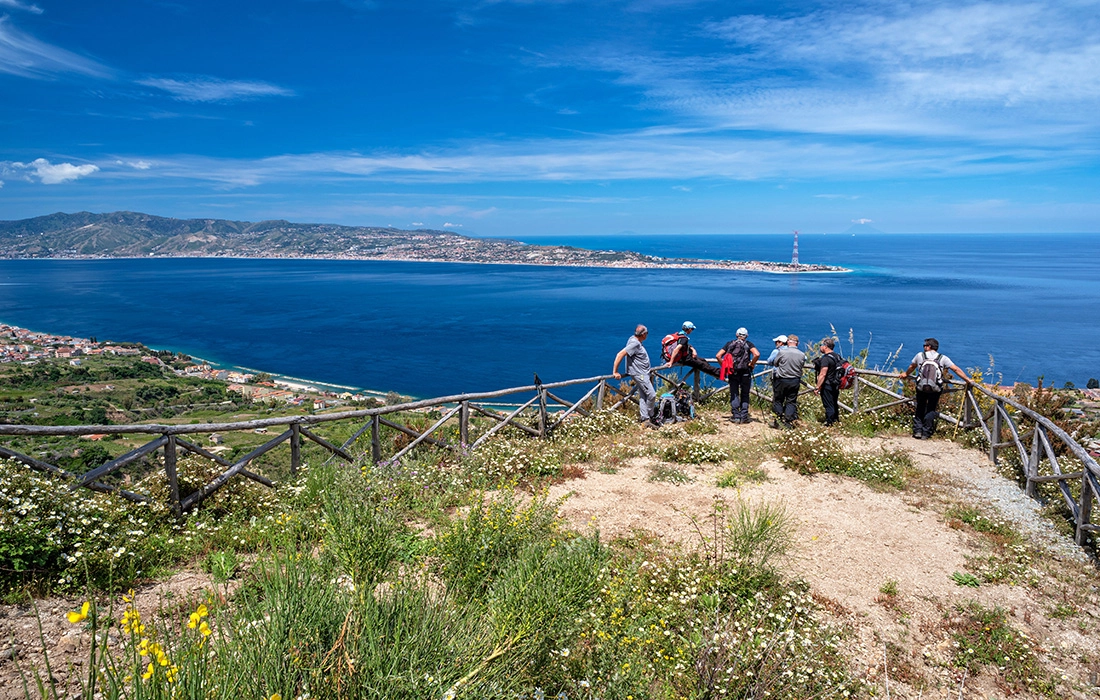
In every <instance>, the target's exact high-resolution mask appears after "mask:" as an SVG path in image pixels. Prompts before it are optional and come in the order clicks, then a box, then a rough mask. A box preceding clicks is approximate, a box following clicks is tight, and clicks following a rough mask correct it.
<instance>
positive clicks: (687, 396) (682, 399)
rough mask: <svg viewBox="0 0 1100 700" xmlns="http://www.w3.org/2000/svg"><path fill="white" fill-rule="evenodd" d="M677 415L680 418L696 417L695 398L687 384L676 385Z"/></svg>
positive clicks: (690, 418)
mask: <svg viewBox="0 0 1100 700" xmlns="http://www.w3.org/2000/svg"><path fill="white" fill-rule="evenodd" d="M674 395H675V396H676V415H677V416H679V420H692V419H694V418H695V399H694V398H693V397H692V395H691V389H689V388H688V385H687V384H681V385H680V386H678V387H676V391H675V392H674Z"/></svg>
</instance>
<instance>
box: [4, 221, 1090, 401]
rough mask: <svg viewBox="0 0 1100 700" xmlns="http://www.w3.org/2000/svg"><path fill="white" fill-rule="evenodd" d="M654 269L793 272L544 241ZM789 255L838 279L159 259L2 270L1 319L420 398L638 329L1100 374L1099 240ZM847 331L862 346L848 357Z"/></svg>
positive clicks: (996, 240)
mask: <svg viewBox="0 0 1100 700" xmlns="http://www.w3.org/2000/svg"><path fill="white" fill-rule="evenodd" d="M527 242H531V243H561V244H569V245H576V246H581V247H587V248H599V249H614V250H636V251H639V252H643V253H651V254H656V255H663V256H686V257H699V258H716V259H722V258H725V259H757V260H778V261H785V260H790V257H791V243H792V241H791V237H790V236H776V235H736V236H734V235H712V236H704V235H667V236H607V237H598V238H594V237H583V238H582V237H568V236H560V237H554V238H548V237H540V238H531V239H527ZM800 248H801V250H800V259H801V261H802V262H817V263H827V264H833V265H841V266H845V267H850V268H852V269H853V270H854V271H853V272H851V273H847V274H796V275H777V274H768V273H757V272H728V271H716V270H623V269H582V268H551V267H537V266H515V265H464V264H448V263H413V262H366V261H313V260H240V259H153V260H129V259H128V260H5V261H0V322H5V323H10V324H14V325H18V326H23V327H27V328H31V329H33V330H40V331H50V332H56V333H62V334H69V335H76V336H85V337H86V336H96V337H97V338H98V339H99V340H107V339H110V340H115V341H141V342H143V343H145V344H146V345H149V346H151V347H154V348H158V349H171V350H176V351H180V352H185V353H188V354H191V355H195V356H198V357H202V358H206V359H209V360H212V361H214V362H217V363H220V364H223V365H227V366H241V367H247V368H253V369H262V370H265V371H268V372H271V373H275V374H281V375H286V376H291V377H299V378H304V379H309V380H313V381H317V382H325V383H329V384H335V385H342V386H351V387H359V388H366V389H375V390H383V391H386V390H393V391H397V392H400V393H403V394H408V395H412V396H417V397H429V396H438V395H443V394H454V393H461V392H470V391H485V390H491V389H498V388H505V387H510V386H517V385H524V384H528V383H530V382H531V381H532V376H533V375H534V374H535V373H538V374H539V376H540V377H541V379H542V380H543V381H556V380H563V379H570V378H576V377H586V376H594V375H598V374H604V373H607V372H609V371H610V370H611V361H612V359H613V358H614V356H615V353H616V352H617V351H618V350H619V349H620V348H621V347H622V346H623V344H624V343H625V341H626V339H627V337H628V336H629V335H630V334H631V332H632V331H633V328H634V326H635V324H637V323H645V324H646V325H648V326H649V328H650V339H649V341H648V346H649V351H650V354H651V356H654V359H656V355H657V354H658V352H659V347H658V345H659V339H660V337H661V336H663V335H664V334H666V333H669V332H671V331H673V330H676V329H678V328H679V327H680V324H681V323H682V322H683V321H685V320H690V321H692V322H694V323H695V325H696V326H697V329H698V330H696V331H695V333H694V334H693V335H692V341H693V342H694V344H695V345H696V347H697V348H698V349H699V351H700V352H702V353H705V354H707V355H711V356H713V354H714V352H715V351H717V350H718V348H719V347H721V346H722V344H723V343H725V342H726V341H727V340H729V339H730V338H731V337H732V336H733V334H734V332H735V331H736V329H737V328H738V327H739V326H746V327H747V328H748V329H749V331H750V340H753V341H755V342H756V343H757V344H758V345H760V346H761V347H762V348H769V347H770V346H771V343H770V342H769V339H770V338H771V337H773V336H774V335H777V334H779V333H797V334H798V335H799V336H801V338H802V339H803V340H804V341H806V340H819V339H821V338H822V337H823V336H825V335H827V334H830V333H831V332H832V330H833V329H835V331H836V333H837V334H838V335H839V337H840V338H841V341H842V343H841V345H842V350H843V352H844V353H845V354H851V353H853V352H858V351H859V350H862V349H864V348H866V349H868V350H869V362H870V364H871V365H872V366H874V365H878V366H885V365H886V364H888V363H889V362H890V358H891V357H892V356H893V355H894V353H895V352H896V351H897V350H898V348H899V347H901V348H902V349H901V353H900V359H899V360H897V362H896V364H895V367H902V368H904V366H905V365H906V364H908V360H909V359H910V358H911V357H912V356H913V354H914V353H916V352H918V351H919V350H920V346H921V342H922V340H923V339H924V338H925V337H927V336H935V337H937V338H938V339H939V340H940V346H941V351H942V352H944V353H945V354H947V355H948V356H950V357H951V359H952V360H954V361H955V363H956V364H958V365H959V366H961V367H964V368H979V369H981V370H983V371H985V372H986V373H987V377H988V376H989V375H990V371H992V375H993V376H994V378H1000V379H1001V380H1002V381H1004V382H1014V381H1027V382H1031V383H1034V382H1035V381H1036V379H1037V378H1038V377H1040V376H1042V377H1044V381H1045V382H1046V383H1048V384H1050V383H1054V384H1056V385H1058V386H1062V385H1063V384H1064V383H1065V382H1073V383H1074V384H1076V385H1077V386H1079V387H1082V386H1084V385H1085V383H1086V381H1087V380H1088V379H1089V378H1090V377H1100V324H1098V323H1097V304H1098V302H1100V274H1097V261H1100V235H1095V234H1087V235H1086V234H1081V235H1061V234H1059V235H993V234H983V235H946V234H939V235H893V234H891V235H886V234H881V235H880V234H874V235H867V234H860V235H856V236H852V235H843V234H830V235H806V234H803V235H802V236H800ZM849 334H851V336H852V338H854V343H850V342H849Z"/></svg>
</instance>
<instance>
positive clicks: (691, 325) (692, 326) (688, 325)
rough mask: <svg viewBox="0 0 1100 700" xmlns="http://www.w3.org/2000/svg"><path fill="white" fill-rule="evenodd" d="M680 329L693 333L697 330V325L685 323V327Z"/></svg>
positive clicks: (689, 322)
mask: <svg viewBox="0 0 1100 700" xmlns="http://www.w3.org/2000/svg"><path fill="white" fill-rule="evenodd" d="M680 328H682V329H683V330H685V331H693V330H695V324H694V323H692V322H691V321H684V325H682V326H680Z"/></svg>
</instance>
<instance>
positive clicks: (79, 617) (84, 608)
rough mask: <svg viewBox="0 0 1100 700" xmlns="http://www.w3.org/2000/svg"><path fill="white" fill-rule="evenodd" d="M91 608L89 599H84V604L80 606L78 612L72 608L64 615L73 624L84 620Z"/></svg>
mask: <svg viewBox="0 0 1100 700" xmlns="http://www.w3.org/2000/svg"><path fill="white" fill-rule="evenodd" d="M91 609H92V603H91V601H89V600H86V601H84V605H81V606H80V612H77V611H75V610H73V611H72V612H70V613H69V614H68V615H66V617H68V618H69V622H71V623H73V624H74V625H75V624H77V623H78V622H84V620H86V619H88V611H90V610H91Z"/></svg>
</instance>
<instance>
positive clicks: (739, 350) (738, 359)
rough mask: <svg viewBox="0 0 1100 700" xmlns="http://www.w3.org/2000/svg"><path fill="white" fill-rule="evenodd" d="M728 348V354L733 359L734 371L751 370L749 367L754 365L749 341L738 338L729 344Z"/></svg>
mask: <svg viewBox="0 0 1100 700" xmlns="http://www.w3.org/2000/svg"><path fill="white" fill-rule="evenodd" d="M726 347H727V348H728V350H726V352H728V353H729V354H730V356H731V357H732V358H733V369H735V370H743V369H748V368H749V365H751V364H752V351H750V350H749V343H748V341H746V340H744V339H743V338H737V339H736V340H734V341H732V342H730V343H727V344H726Z"/></svg>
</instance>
